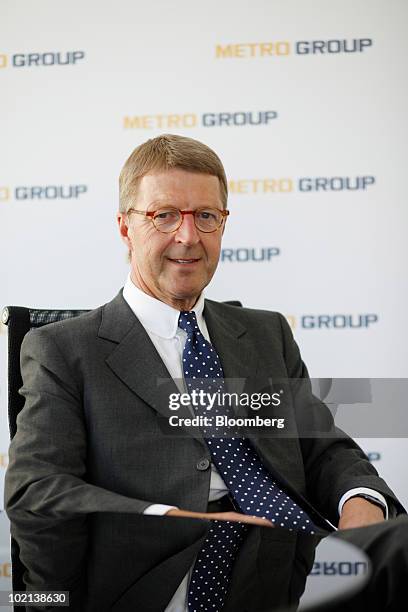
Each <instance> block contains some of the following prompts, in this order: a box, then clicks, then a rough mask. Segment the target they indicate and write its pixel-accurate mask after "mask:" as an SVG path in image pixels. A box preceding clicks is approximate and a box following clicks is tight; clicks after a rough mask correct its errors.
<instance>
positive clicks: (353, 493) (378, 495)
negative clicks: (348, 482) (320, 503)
mask: <svg viewBox="0 0 408 612" xmlns="http://www.w3.org/2000/svg"><path fill="white" fill-rule="evenodd" d="M360 494H362V495H371V497H375V499H378V501H380V502H381V503H383V504H384V507H385V520H388V504H387V502H386V501H385V497H384V495H381V493H379V492H378V491H374V489H368V488H367V487H356V488H355V489H350V491H346V493H344V495H343V496H342V498H341V499H340V501H339V516H340V515H341V512H342V510H343V506H344V504H345V503H346V501H347V500H348V499H350V498H351V497H355V496H356V495H360Z"/></svg>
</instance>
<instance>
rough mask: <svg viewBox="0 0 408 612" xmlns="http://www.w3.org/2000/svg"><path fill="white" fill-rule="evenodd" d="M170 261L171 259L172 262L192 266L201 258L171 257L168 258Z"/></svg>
mask: <svg viewBox="0 0 408 612" xmlns="http://www.w3.org/2000/svg"><path fill="white" fill-rule="evenodd" d="M168 259H169V261H171V262H172V263H175V264H178V265H181V266H191V265H193V264H195V263H197V262H198V261H200V259H193V258H189V259H184V258H183V259H182V258H180V259H172V258H171V257H169V258H168Z"/></svg>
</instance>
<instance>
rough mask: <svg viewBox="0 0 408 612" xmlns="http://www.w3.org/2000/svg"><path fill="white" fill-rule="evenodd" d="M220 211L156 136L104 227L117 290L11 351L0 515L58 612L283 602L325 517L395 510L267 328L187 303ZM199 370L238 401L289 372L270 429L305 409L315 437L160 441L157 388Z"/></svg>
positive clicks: (257, 317) (343, 520)
mask: <svg viewBox="0 0 408 612" xmlns="http://www.w3.org/2000/svg"><path fill="white" fill-rule="evenodd" d="M226 206H227V181H226V177H225V172H224V169H223V167H222V164H221V162H220V160H219V158H218V157H217V155H216V154H215V153H214V152H213V151H212V150H211V149H209V148H208V147H207V146H205V145H204V144H202V143H199V142H197V141H195V140H192V139H190V138H185V137H181V136H174V135H164V136H161V137H158V138H155V139H152V140H149V141H147V142H146V143H144V144H142V145H141V146H139V147H138V148H137V149H135V151H134V152H133V153H132V154H131V156H130V157H129V159H128V160H127V162H126V164H125V166H124V168H123V170H122V173H121V177H120V212H119V213H118V216H117V218H118V225H119V231H120V235H121V237H122V240H123V241H124V243H125V244H126V246H127V248H128V251H129V258H130V264H131V272H130V276H129V278H128V280H127V282H126V285H125V287H124V289H123V291H120V293H119V294H118V295H117V296H116V297H115V298H114V299H113V300H112V301H111V302H109V303H108V304H106V305H105V306H103V307H101V308H98V309H96V310H94V311H92V312H90V313H87V314H86V315H83V316H81V317H78V318H76V319H72V320H67V321H64V322H60V323H57V324H53V325H48V326H46V327H44V328H41V329H39V330H36V331H34V332H31V333H29V334H28V335H27V336H26V338H25V340H24V344H23V347H22V357H21V366H22V375H23V381H24V384H23V387H22V390H21V393H22V394H23V395H24V396H25V398H26V403H25V407H24V409H23V411H22V412H21V414H20V415H19V418H18V428H17V434H16V436H15V438H14V439H13V441H12V444H11V447H10V464H9V469H8V472H7V477H6V508H7V512H8V515H9V517H10V520H11V523H12V533H13V535H14V537H15V538H16V540H17V541H18V543H19V546H20V552H21V559H22V561H23V563H24V565H25V566H26V568H27V572H26V575H25V581H26V584H27V589H30V590H45V589H46V590H69V591H70V596H71V605H70V608H71V609H72V610H75V611H80V610H81V611H82V610H84V611H86V612H93V611H98V612H104V611H108V610H113V611H115V612H118V611H122V610H123V611H126V612H127V611H130V610H137V611H152V612H153V611H162V610H166V612H185V611H187V610H189V612H192V611H193V610H196V609H199V610H210V609H211V610H224V611H230V612H232V611H234V612H239V611H244V610H251V611H255V610H256V611H258V612H259V611H261V610H271V609H275V608H277V607H279V606H289V605H296V603H297V602H298V599H299V597H300V595H301V593H302V591H303V588H304V581H305V577H306V575H307V573H308V571H309V570H310V568H311V565H312V562H313V552H314V547H315V545H316V542H317V541H318V540H319V537H320V536H319V533H320V531H319V530H320V529H321V528H325V529H328V530H330V529H331V526H330V523H328V522H327V521H326V519H329V521H330V522H331V523H333V524H338V526H339V528H340V529H349V528H356V527H362V526H371V527H366V529H372V528H375V529H377V528H378V525H376V524H377V523H381V522H383V521H384V517H385V516H386V515H387V513H388V511H389V510H392V511H393V512H395V513H400V512H403V508H402V507H401V505H400V504H399V502H398V500H397V499H396V498H395V496H394V494H393V493H392V491H391V490H390V489H389V488H388V487H387V485H386V484H385V483H384V482H383V481H382V480H381V479H380V478H379V477H378V475H377V473H376V471H375V470H374V468H373V467H372V466H371V464H370V463H369V462H368V461H367V460H366V458H365V456H364V454H363V453H362V451H361V449H359V447H358V446H357V445H356V444H355V443H354V442H353V441H352V440H351V439H349V438H347V437H345V436H342V435H341V434H339V435H338V436H337V437H331V435H330V434H333V432H335V430H334V426H333V424H332V422H331V419H330V417H329V414H328V411H327V410H326V409H325V407H324V406H323V405H321V404H319V403H316V402H314V403H313V402H312V401H311V395H310V390H309V385H308V382H307V371H306V369H305V366H304V364H303V363H302V361H301V358H300V355H299V351H298V349H297V346H296V344H295V342H294V340H293V337H292V335H291V332H290V329H289V327H288V325H287V323H286V322H285V320H284V318H283V317H282V316H281V315H278V314H277V313H269V312H265V311H257V310H249V309H245V308H239V307H236V306H232V305H227V304H221V303H217V302H213V301H211V300H205V299H204V296H203V290H204V288H205V287H206V285H207V284H208V283H209V282H210V280H211V278H212V276H213V274H214V272H215V270H216V267H217V264H218V260H219V255H220V248H221V238H222V234H223V232H224V229H225V223H226V219H227V214H228V213H227V209H226ZM189 326H190V327H189ZM201 359H203V360H204V361H202V362H201V365H200V360H201ZM207 360H208V361H207ZM210 364H211V365H210ZM190 368H191V369H190ZM190 372H191V375H190ZM204 372H206V373H207V376H209V378H210V379H211V380H213V382H214V383H215V384H216V388H217V389H218V390H219V389H223V388H224V386H223V385H224V383H223V380H224V378H225V379H245V380H246V381H247V383H248V388H249V389H252V390H259V389H261V388H262V389H264V388H265V387H264V385H265V381H266V380H270V379H272V380H278V379H285V378H288V379H292V380H294V381H296V380H298V379H303V380H304V381H305V385H303V391H302V393H303V394H304V393H305V394H306V399H305V401H302V402H301V406H300V407H299V406H296V405H294V404H290V405H288V407H287V412H286V414H285V418H286V421H287V423H288V427H291V428H292V431H293V432H296V427H297V422H298V421H301V420H302V419H303V420H304V416H305V415H306V419H305V422H306V425H307V426H308V427H310V428H311V429H312V430H315V431H321V430H323V431H325V432H326V433H327V435H326V436H320V437H315V438H310V437H309V438H306V437H305V438H301V437H298V436H296V435H292V436H289V437H278V436H277V437H275V438H273V439H270V438H268V437H267V436H266V437H262V436H254V437H253V439H250V440H248V439H247V438H246V437H245V436H244V435H242V432H241V433H240V434H239V435H231V436H229V437H228V432H227V433H225V437H224V434H223V433H222V432H221V431H220V430H214V429H213V430H211V432H210V431H208V430H206V429H205V427H204V428H202V427H201V428H200V427H199V428H192V429H186V430H183V432H182V435H176V433H174V432H172V431H171V428H170V427H169V426H168V422H169V421H168V417H169V410H168V399H169V390H170V391H171V392H174V391H179V390H180V388H181V384H182V383H181V382H180V381H181V380H182V379H183V377H184V379H185V384H186V388H187V389H188V390H189V391H190V392H192V391H194V390H197V387H198V386H199V384H200V383H201V381H202V380H204V376H205V374H204V376H203V373H204ZM193 373H194V374H193ZM199 373H200V374H199ZM213 377H214V378H213ZM166 379H167V381H168V382H167V384H164V385H162V384H161V383H160V381H163V380H166ZM169 380H170V382H169ZM173 380H174V381H176V382H177V384H178V387H177V386H176V384H175V383H174V382H172V381H173ZM210 382H211V381H210ZM206 384H207V383H206ZM305 389H306V391H305ZM189 410H190V409H189V408H186V409H185V414H187V416H188V415H189V416H193V415H194V412H193V413H192V414H190V412H189ZM217 449H218V450H219V452H218V450H217ZM233 450H235V451H236V452H235V453H233V452H232V451H233ZM228 452H230V455H228V456H231V455H232V457H231V459H229V460H228V461H227V459H226V456H227V453H228ZM222 453H224V454H223V455H222ZM220 455H221V457H220ZM223 461H224V463H223ZM245 461H246V462H247V463H245ZM248 464H249V467H248ZM251 469H252V470H253V471H252V472H251V474H252V475H254V476H252V475H251V474H249V472H250V470H251ZM236 473H238V475H239V480H240V484H236V482H237V481H234V480H233V479H234V478H236ZM252 478H253V480H251V479H252ZM256 479H258V480H257V482H258V483H261V484H257V485H256V486H259V487H260V488H259V489H256V487H254V486H253V485H254V482H255V480H256ZM239 487H241V489H240V488H239ZM242 487H244V489H245V492H243V493H240V491H241V492H242V491H244V489H243V488H242ZM262 487H264V488H263V489H262V493H261V495H258V493H259V492H261V488H262ZM263 493H265V495H263ZM245 496H247V497H245ZM261 498H262V499H263V500H266V502H265V504H264V502H263V501H260V500H261ZM244 500H245V502H244ZM246 500H248V502H246ZM276 502H278V503H276ZM246 503H248V504H249V505H248V506H247V507H246ZM251 504H252V505H251ZM279 504H281V505H279ZM263 505H265V507H266V508H268V509H265V511H263ZM282 508H283V510H282ZM285 508H286V510H285ZM288 508H291V510H289V511H287V509H288ZM257 512H258V514H257ZM275 515H276V516H277V517H278V518H275ZM321 515H324V517H326V519H325V518H323V517H322V516H321ZM297 519H299V520H297ZM277 521H278V522H277ZM281 521H283V523H280V522H281ZM284 521H289V522H290V529H282V528H280V526H281V524H285V523H284ZM274 524H275V525H277V526H278V527H277V528H275V527H273V525H274ZM384 524H385V523H384ZM302 529H303V530H304V531H302ZM352 531H355V532H356V533H360V532H361V531H364V529H354V530H352ZM346 533H349V532H346ZM376 533H377V532H376ZM376 541H377V540H376ZM211 564H213V567H214V568H216V571H215V572H214V571H212V570H211V569H210V568H211ZM373 609H374V608H373Z"/></svg>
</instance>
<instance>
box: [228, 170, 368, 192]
mask: <svg viewBox="0 0 408 612" xmlns="http://www.w3.org/2000/svg"><path fill="white" fill-rule="evenodd" d="M375 182H376V179H375V177H374V176H372V175H366V176H314V177H313V176H302V177H298V178H291V177H283V178H254V179H232V180H230V181H228V189H229V192H230V193H231V194H233V195H254V194H257V195H262V194H270V193H294V192H298V193H311V192H313V193H319V192H320V193H322V192H328V191H366V190H367V189H368V188H369V187H372V186H373V185H375Z"/></svg>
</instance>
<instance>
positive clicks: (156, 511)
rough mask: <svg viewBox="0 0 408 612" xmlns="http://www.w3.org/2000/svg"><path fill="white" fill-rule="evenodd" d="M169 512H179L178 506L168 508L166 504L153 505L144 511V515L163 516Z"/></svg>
mask: <svg viewBox="0 0 408 612" xmlns="http://www.w3.org/2000/svg"><path fill="white" fill-rule="evenodd" d="M169 510H178V508H177V506H166V504H152V505H151V506H147V508H145V509H144V510H143V514H148V515H152V516H153V515H155V516H163V515H164V514H166V512H168V511H169Z"/></svg>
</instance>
